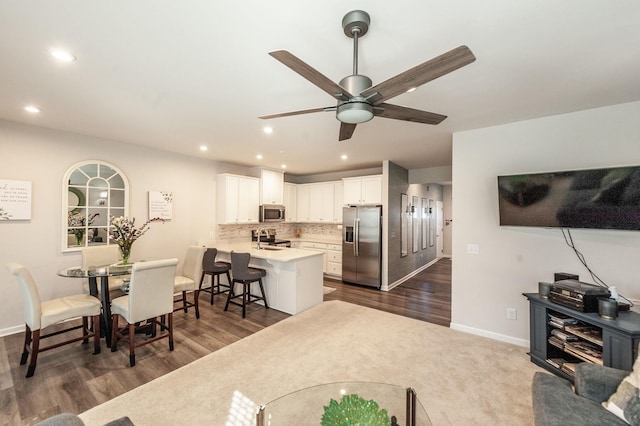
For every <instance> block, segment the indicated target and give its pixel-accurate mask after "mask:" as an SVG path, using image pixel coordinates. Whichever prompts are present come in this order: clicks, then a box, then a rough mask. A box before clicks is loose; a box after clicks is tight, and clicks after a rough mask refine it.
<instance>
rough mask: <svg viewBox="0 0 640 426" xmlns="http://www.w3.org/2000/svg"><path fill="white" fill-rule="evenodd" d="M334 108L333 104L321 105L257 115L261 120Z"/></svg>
mask: <svg viewBox="0 0 640 426" xmlns="http://www.w3.org/2000/svg"><path fill="white" fill-rule="evenodd" d="M335 109H336V107H334V106H330V107H323V108H312V109H302V110H299V111H291V112H282V113H280V114H271V115H263V116H261V117H258V118H262V119H263V120H266V119H269V118H279V117H289V116H290V115H301V114H310V113H312V112H323V111H332V110H335Z"/></svg>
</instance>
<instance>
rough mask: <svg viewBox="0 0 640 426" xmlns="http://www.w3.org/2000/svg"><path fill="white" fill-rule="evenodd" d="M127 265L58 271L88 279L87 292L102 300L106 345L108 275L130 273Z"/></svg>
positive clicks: (109, 339)
mask: <svg viewBox="0 0 640 426" xmlns="http://www.w3.org/2000/svg"><path fill="white" fill-rule="evenodd" d="M132 266H133V264H128V265H118V264H116V265H107V266H90V267H88V268H82V267H80V266H72V267H70V268H66V269H63V270H61V271H59V272H58V275H59V276H61V277H66V278H87V279H88V280H89V294H91V295H92V296H96V297H98V295H100V300H101V302H102V321H101V322H100V327H101V328H102V330H103V334H104V337H105V339H106V342H107V346H111V299H110V296H109V277H118V276H123V275H130V274H131V267H132ZM98 278H100V292H98Z"/></svg>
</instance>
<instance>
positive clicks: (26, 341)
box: [20, 324, 31, 365]
mask: <svg viewBox="0 0 640 426" xmlns="http://www.w3.org/2000/svg"><path fill="white" fill-rule="evenodd" d="M30 345H31V328H29V326H28V325H26V324H25V330H24V345H23V347H22V356H21V357H20V365H25V364H26V363H27V359H29V346H30Z"/></svg>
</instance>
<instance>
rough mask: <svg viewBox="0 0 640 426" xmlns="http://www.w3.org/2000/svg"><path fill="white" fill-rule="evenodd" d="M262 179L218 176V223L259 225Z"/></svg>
mask: <svg viewBox="0 0 640 426" xmlns="http://www.w3.org/2000/svg"><path fill="white" fill-rule="evenodd" d="M259 205H260V179H258V178H253V177H247V176H239V175H232V174H228V173H224V174H220V175H218V223H219V224H236V223H258V219H259V218H258V213H259Z"/></svg>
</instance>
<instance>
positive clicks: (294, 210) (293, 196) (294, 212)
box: [284, 182, 298, 222]
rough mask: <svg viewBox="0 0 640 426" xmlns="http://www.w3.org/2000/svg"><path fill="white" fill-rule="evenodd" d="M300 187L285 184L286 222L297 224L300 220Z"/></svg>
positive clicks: (293, 184)
mask: <svg viewBox="0 0 640 426" xmlns="http://www.w3.org/2000/svg"><path fill="white" fill-rule="evenodd" d="M297 186H298V185H296V184H295V183H288V182H285V183H284V212H285V218H284V221H285V222H295V221H297V220H298V201H297V200H298V198H297V195H298V188H297Z"/></svg>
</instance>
